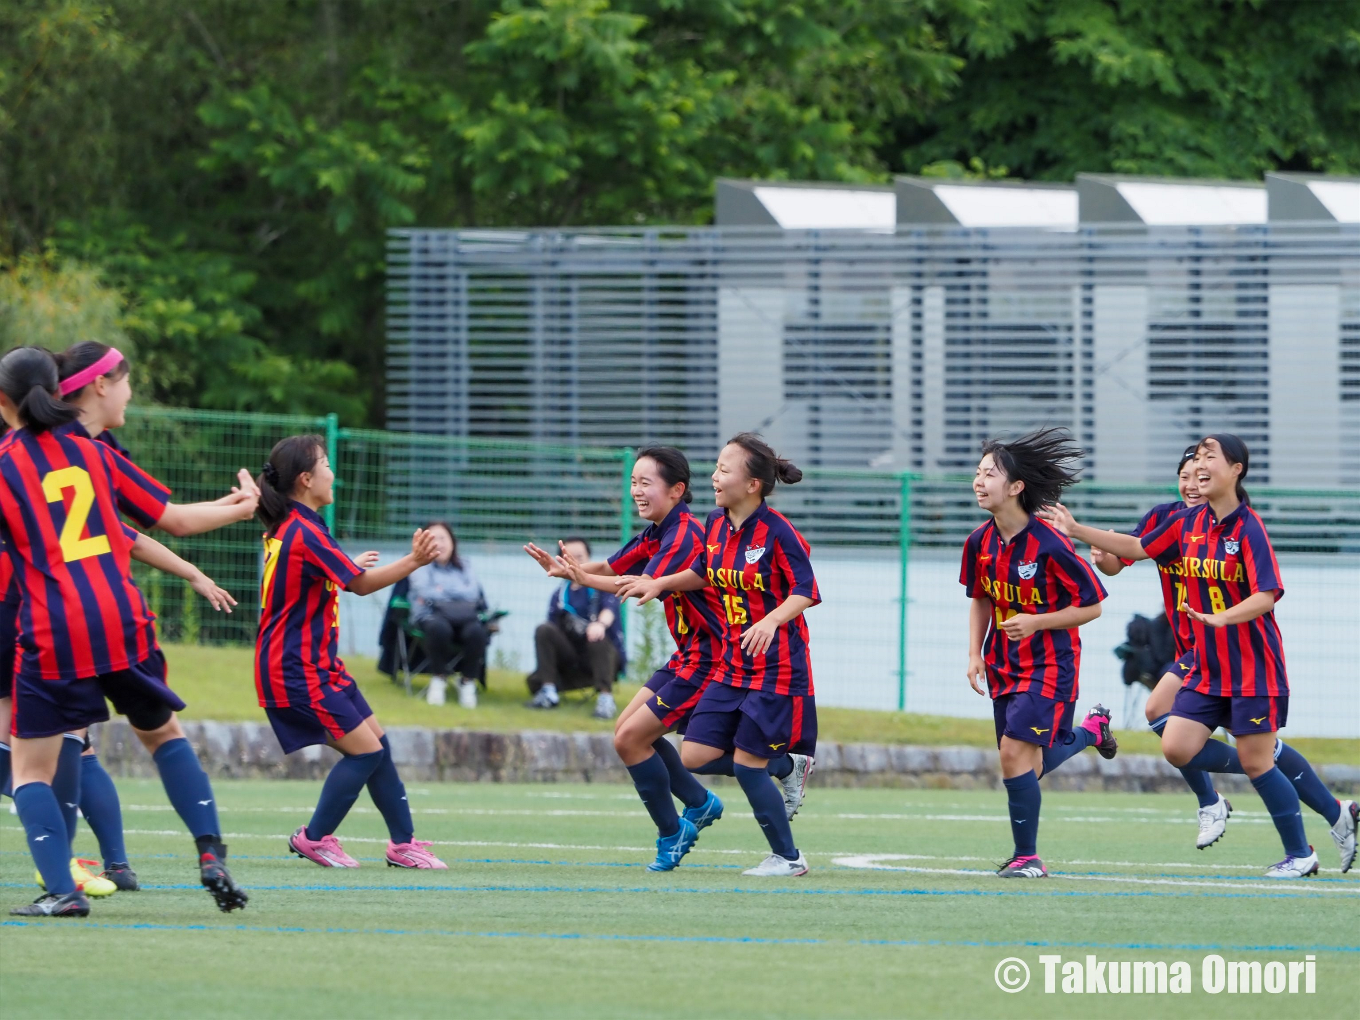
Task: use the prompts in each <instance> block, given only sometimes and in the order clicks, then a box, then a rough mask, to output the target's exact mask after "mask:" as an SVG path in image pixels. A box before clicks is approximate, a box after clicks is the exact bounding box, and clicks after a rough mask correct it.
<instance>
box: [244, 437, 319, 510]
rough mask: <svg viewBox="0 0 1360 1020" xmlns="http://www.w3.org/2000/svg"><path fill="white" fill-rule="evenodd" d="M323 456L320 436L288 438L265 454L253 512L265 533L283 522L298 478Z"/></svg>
mask: <svg viewBox="0 0 1360 1020" xmlns="http://www.w3.org/2000/svg"><path fill="white" fill-rule="evenodd" d="M325 453H326V440H325V439H324V438H322V437H321V436H289V437H288V438H287V439H280V440H279V441H278V442H277V443H275V444H274V449H272V450H270V451H269V459H268V460H267V461H265V463H264V470H262V471H261V472H260V476H259V477H258V478H256V479H255V483H256V484H257V485H258V486H259V487H260V505H259V508H258V509H257V510H256V513H257V514H258V515H259V518H260V520H261V521H263V522H264V526H265V531H266V532H267V533H268V534H270V535H272V534H274V531H275V529H277V528H278V526H279V525H280V524H282V523H283V522H284V520H285V519H287V517H288V513H289V510H290V507H289V504H290V503H291V502H292V499H293V488H294V487H295V486H296V485H297V480H298V478H300V477H301V476H302V475H304V474H306V473H307V472H308V471H311V470H312V469H313V468H315V467H316V462H317V461H319V460H320V459H321V458H322V456H324V455H325Z"/></svg>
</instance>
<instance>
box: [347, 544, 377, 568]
mask: <svg viewBox="0 0 1360 1020" xmlns="http://www.w3.org/2000/svg"><path fill="white" fill-rule="evenodd" d="M380 559H382V554H381V553H379V552H378V550H376V549H370V550H369V551H368V552H362V553H360V554H359V555H358V556H356V557H354V563H355V565H356V566H358V567H359V568H361V569H363V570H367V569H368V568H369V567H376V566H377V565H378V561H379V560H380Z"/></svg>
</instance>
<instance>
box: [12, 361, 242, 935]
mask: <svg viewBox="0 0 1360 1020" xmlns="http://www.w3.org/2000/svg"><path fill="white" fill-rule="evenodd" d="M57 386H58V380H57V366H56V363H55V362H54V361H53V359H52V357H51V356H50V355H49V354H48V353H47V352H46V351H42V350H38V349H37V348H32V347H25V348H17V349H15V350H13V351H10V352H9V354H7V355H5V357H4V359H3V360H0V414H3V417H4V419H5V421H6V423H7V424H8V425H9V426H10V427H11V428H12V429H14V432H13V434H12V436H11V437H9V438H8V440H7V442H6V443H5V445H4V448H3V450H2V451H0V476H3V478H4V485H2V486H0V535H3V539H4V543H5V546H6V549H7V551H8V554H9V559H10V563H11V566H12V568H13V570H14V572H15V574H16V576H17V581H18V585H19V592H20V598H21V603H20V607H19V617H18V620H19V639H18V643H19V655H18V657H17V661H16V663H15V677H14V685H13V704H12V706H11V711H12V721H11V727H10V732H11V734H12V737H13V742H12V745H11V746H12V760H11V768H12V779H11V782H12V785H13V788H14V801H15V805H16V807H17V808H18V812H19V817H20V821H21V822H22V823H23V825H24V829H25V831H26V832H27V834H28V840H29V848H30V851H31V853H32V854H33V858H34V862H35V863H36V864H37V865H38V870H39V872H40V873H41V875H42V878H43V882H44V884H45V887H46V890H47V892H46V895H44V896H42V897H40V898H39V899H38V900H36V901H35V902H34V903H32V904H30V905H28V906H26V907H19V908H16V909H15V910H14V911H12V913H16V914H21V915H29V916H85V915H86V914H88V913H89V904H88V901H87V900H86V899H85V897H84V895H83V894H82V893H81V892H80V891H79V890H78V889H77V888H76V887H75V883H74V881H73V879H72V877H71V874H70V870H69V867H68V853H69V849H68V848H69V836H70V834H71V831H70V829H69V828H68V825H67V822H66V820H65V819H64V818H63V816H62V813H61V806H60V804H59V803H58V800H57V797H56V795H55V793H54V789H53V787H54V784H56V785H57V786H58V788H60V789H63V790H69V791H70V792H71V793H73V794H75V796H72V797H68V798H67V799H68V800H71V801H74V800H75V799H76V797H78V790H79V775H80V772H79V768H80V767H79V752H78V751H77V752H76V755H75V756H74V758H71V757H70V756H68V755H67V754H65V753H63V745H64V744H68V743H71V742H70V741H67V740H66V739H65V735H66V734H68V733H70V732H71V731H73V730H79V729H82V728H84V727H86V726H88V725H90V724H91V723H95V722H103V721H104V720H106V719H108V717H109V715H108V708H107V706H106V705H105V702H104V699H105V698H106V697H107V698H108V700H110V701H112V702H113V704H114V708H115V709H116V710H117V711H118V712H119V713H120V714H122V715H125V716H127V718H128V722H129V723H130V724H131V725H132V728H133V731H134V732H135V733H136V734H137V736H138V738H139V739H140V740H141V741H142V743H143V744H144V745H145V746H146V748H147V750H148V751H150V752H152V759H153V760H154V761H155V763H156V767H157V769H158V771H159V772H160V774H161V780H162V782H163V783H164V785H165V788H166V792H167V794H168V795H169V797H170V801H171V803H172V804H173V805H174V807H175V809H176V811H177V812H178V813H179V814H180V817H181V818H182V819H183V820H184V822H185V824H186V826H187V827H188V828H189V830H190V832H191V833H192V834H193V836H194V839H195V843H196V844H197V848H198V854H199V870H200V878H201V880H202V883H203V885H204V886H205V888H207V889H208V891H209V892H210V893H211V894H212V896H213V898H214V900H215V901H216V902H217V905H218V907H219V908H220V909H222V910H224V911H229V910H235V909H238V908H240V907H244V906H245V904H246V901H247V897H246V894H245V893H244V892H242V891H241V890H240V889H239V888H238V887H237V885H236V883H235V882H234V881H233V880H232V877H231V874H230V872H229V871H228V870H227V867H226V863H225V860H226V847H225V846H223V845H222V842H221V839H220V828H219V826H218V823H217V814H216V810H215V808H214V807H213V805H214V803H215V799H214V797H213V793H212V787H211V784H210V783H209V782H208V777H207V776H206V775H205V774H204V772H203V769H202V767H201V766H200V765H199V763H198V757H197V755H195V754H194V752H193V749H192V748H190V747H189V743H188V741H187V740H185V739H184V733H183V730H182V729H181V728H180V726H179V722H178V719H177V718H176V716H175V712H176V711H177V710H179V709H182V708H183V707H184V702H183V701H181V700H180V699H179V698H178V697H177V696H176V695H175V694H174V692H172V691H171V690H170V688H169V687H168V686H167V685H166V682H165V659H164V657H163V656H162V655H161V652H160V649H159V648H158V647H157V645H156V633H155V627H154V625H153V622H152V619H153V618H152V616H151V614H150V612H149V611H148V610H147V608H146V603H145V601H144V600H143V598H142V595H141V592H140V591H139V590H138V589H137V587H136V586H135V585H134V584H133V583H132V580H131V577H130V576H129V564H130V559H131V552H132V548H133V545H134V542H135V541H136V532H134V531H133V530H132V529H131V528H129V527H127V526H126V525H124V524H123V523H122V522H121V521H120V520H119V518H118V511H119V510H120V509H121V510H122V511H123V512H124V513H126V514H128V516H130V517H132V518H133V519H134V520H136V521H137V522H138V523H140V524H142V525H143V526H146V527H149V526H151V525H153V524H154V523H156V520H157V518H158V516H159V513H160V512H161V511H163V509H164V505H165V502H166V501H167V499H168V492H166V491H165V490H164V487H163V486H160V485H159V483H157V482H156V481H155V480H154V479H152V478H150V477H149V476H147V475H145V474H144V473H142V472H140V471H139V470H138V469H137V468H136V467H134V466H133V465H132V464H131V463H130V462H128V461H126V460H124V459H123V458H120V457H118V456H117V455H116V454H115V453H114V452H113V451H112V450H111V449H109V448H108V447H107V446H105V445H103V444H100V443H94V442H92V441H90V440H89V439H88V438H86V437H85V436H83V435H80V434H78V432H77V428H78V426H76V425H75V417H76V414H77V412H76V409H75V408H74V407H72V406H70V405H69V404H65V403H63V402H62V401H60V400H59V399H57V392H58V390H57ZM246 502H247V503H248V504H249V505H250V506H251V508H252V509H253V500H249V501H246Z"/></svg>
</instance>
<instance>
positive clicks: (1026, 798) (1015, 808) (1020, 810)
mask: <svg viewBox="0 0 1360 1020" xmlns="http://www.w3.org/2000/svg"><path fill="white" fill-rule="evenodd" d="M1002 782H1003V783H1005V785H1006V807H1007V808H1008V809H1009V811H1010V815H1011V838H1012V839H1014V840H1015V856H1017V857H1033V856H1034V855H1035V854H1036V853H1038V850H1037V847H1038V842H1039V807H1040V805H1042V803H1043V794H1042V793H1041V792H1040V791H1039V777H1038V776H1036V775H1035V774H1034V771H1033V770H1030V771H1029V772H1026V773H1025V774H1024V775H1023V776H1016V777H1015V778H1014V779H1003V780H1002Z"/></svg>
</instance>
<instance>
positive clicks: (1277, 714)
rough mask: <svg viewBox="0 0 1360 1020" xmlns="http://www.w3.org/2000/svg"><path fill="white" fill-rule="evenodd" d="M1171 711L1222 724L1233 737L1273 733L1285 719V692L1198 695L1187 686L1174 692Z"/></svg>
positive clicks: (1204, 722) (1209, 723)
mask: <svg viewBox="0 0 1360 1020" xmlns="http://www.w3.org/2000/svg"><path fill="white" fill-rule="evenodd" d="M1171 714H1172V715H1176V716H1180V717H1181V718H1182V719H1190V720H1193V721H1194V722H1197V723H1200V724H1202V725H1204V726H1207V727H1209V729H1210V730H1215V729H1218V727H1220V726H1222V727H1223V728H1224V729H1226V730H1227V731H1228V732H1229V733H1231V734H1232V735H1233V736H1234V737H1245V736H1247V735H1249V734H1252V733H1274V732H1275V731H1276V730H1282V729H1284V724H1285V722H1286V721H1287V720H1288V719H1289V695H1287V694H1281V695H1275V696H1271V695H1269V694H1261V695H1256V696H1253V697H1250V698H1244V697H1226V698H1225V697H1222V696H1221V695H1218V694H1201V693H1200V692H1199V691H1193V690H1191V689H1190V688H1189V687H1182V688H1181V689H1180V690H1179V691H1177V692H1176V701H1175V703H1174V704H1173V705H1172V706H1171Z"/></svg>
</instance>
